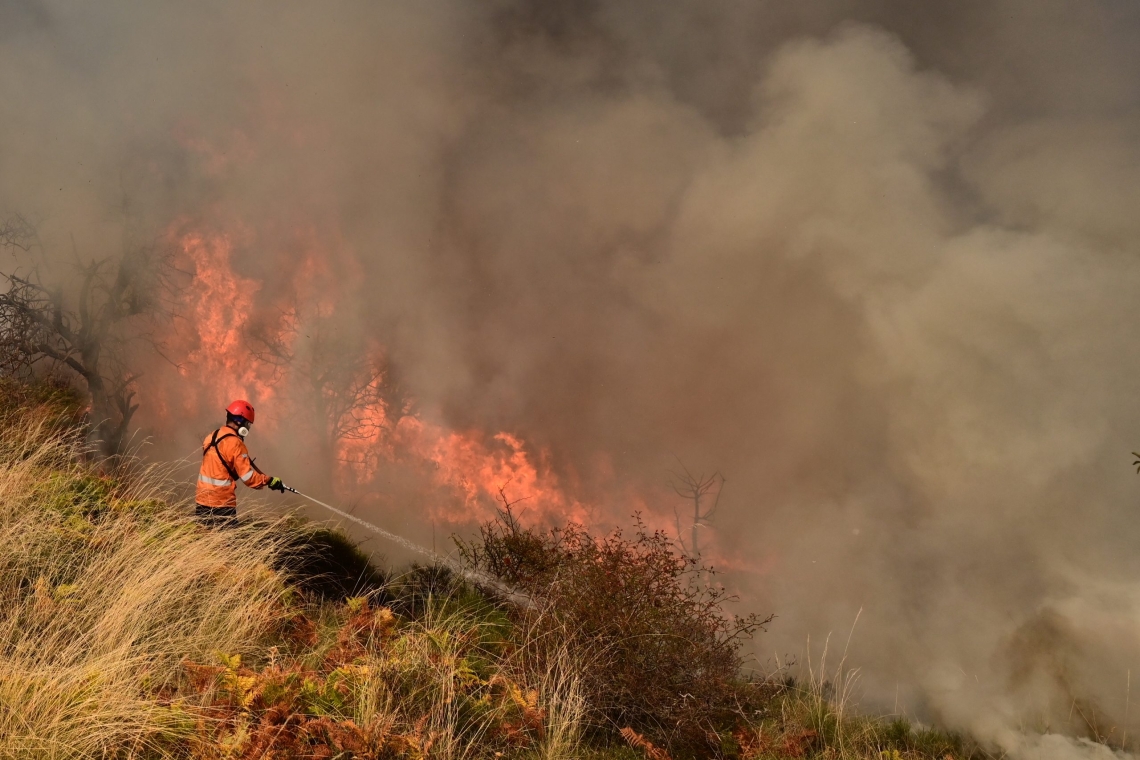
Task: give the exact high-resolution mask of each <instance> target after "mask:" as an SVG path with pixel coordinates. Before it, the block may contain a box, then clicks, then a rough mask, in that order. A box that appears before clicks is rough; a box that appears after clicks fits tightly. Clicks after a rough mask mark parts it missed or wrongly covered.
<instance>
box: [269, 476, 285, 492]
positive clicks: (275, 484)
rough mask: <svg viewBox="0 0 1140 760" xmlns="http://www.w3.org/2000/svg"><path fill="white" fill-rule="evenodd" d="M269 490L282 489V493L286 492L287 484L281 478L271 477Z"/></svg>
mask: <svg viewBox="0 0 1140 760" xmlns="http://www.w3.org/2000/svg"><path fill="white" fill-rule="evenodd" d="M269 490H270V491H280V492H281V493H285V484H284V483H283V482H281V478H270V479H269Z"/></svg>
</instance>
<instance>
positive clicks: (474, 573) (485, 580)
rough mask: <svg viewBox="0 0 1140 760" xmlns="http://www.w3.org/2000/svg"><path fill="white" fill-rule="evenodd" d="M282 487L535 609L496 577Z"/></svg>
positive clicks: (292, 489) (474, 581) (523, 596)
mask: <svg viewBox="0 0 1140 760" xmlns="http://www.w3.org/2000/svg"><path fill="white" fill-rule="evenodd" d="M281 487H282V488H283V489H285V490H286V491H288V492H289V493H295V494H297V495H298V496H300V497H301V498H302V499H308V500H309V501H311V502H313V503H314V504H316V505H318V506H321V507H324V508H325V509H327V510H329V511H330V512H334V513H336V514H338V515H340V516H341V517H343V518H345V519H347V520H352V521H353V522H354V523H356V524H357V525H360V526H362V527H364V528H366V529H367V530H370V531H371V532H373V533H375V534H376V535H378V536H380V537H382V538H386V539H388V540H389V541H391V542H392V543H395V544H398V545H400V546H402V547H404V548H405V549H407V550H408V551H412V552H415V553H417V554H421V555H423V556H425V557H427V558H428V559H430V560H431V561H433V562H436V563H439V564H441V565H445V566H446V567H448V568H450V569H451V570H452V571H453V572H455V573H458V574H459V575H462V576H463V577H464V578H467V579H468V580H470V581H471V582H473V583H478V584H481V585H483V586H489V587H491V588H493V589H495V591H498V592H499V593H500V594H502V595H503V596H505V597H507V598H508V599H510V600H511V601H512V602H514V603H516V604H519V605H522V606H524V607H530V608H533V607H534V602H533V601H532V600H531V598H530V597H529V596H527V595H526V594H524V593H522V592H520V591H517V590H516V589H513V588H511V587H510V586H507V585H506V584H504V583H503V582H502V581H500V580H499V579H498V578H494V577H492V576H490V575H488V574H487V573H484V572H481V571H479V570H472V569H470V568H467V567H464V566H463V565H462V564H460V563H459V562H456V561H455V560H453V559H452V558H451V557H446V556H444V555H442V554H438V553H436V552H434V551H432V550H431V549H428V548H426V547H423V546H420V545H419V544H417V543H414V542H412V541H409V540H408V539H406V538H404V537H403V536H398V535H396V534H395V533H392V532H391V531H387V530H384V529H383V528H381V527H379V526H377V525H373V524H372V523H370V522H368V521H367V520H361V519H360V518H359V517H357V516H356V515H354V514H350V513H349V512H345V511H344V510H341V509H337V508H336V507H334V506H333V505H332V504H326V503H325V502H323V501H321V500H320V499H315V498H313V497H312V496H309V495H308V494H305V493H301V492H300V491H298V490H297V489H296V488H290V487H289V486H287V485H285V484H284V483H282V484H281Z"/></svg>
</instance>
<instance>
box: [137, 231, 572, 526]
mask: <svg viewBox="0 0 1140 760" xmlns="http://www.w3.org/2000/svg"><path fill="white" fill-rule="evenodd" d="M174 237H175V240H176V249H177V251H178V252H179V256H180V258H181V259H182V261H181V262H180V269H182V270H183V271H185V272H187V273H188V274H189V276H191V277H192V282H191V283H190V284H189V286H188V287H186V288H185V289H184V292H183V295H182V299H183V303H182V310H183V312H184V314H185V317H186V319H184V320H180V321H179V322H178V324H177V327H176V329H175V335H174V336H173V338H172V341H174V342H176V343H177V344H178V346H177V348H178V349H179V350H178V351H176V353H178V354H179V355H181V356H184V357H185V359H184V361H182V362H180V363H179V368H178V373H179V375H180V380H181V381H182V382H181V383H180V384H179V387H178V388H177V390H176V391H174V390H173V389H172V390H168V391H167V392H166V393H165V394H164V395H165V398H164V399H163V400H162V403H160V404H157V405H156V406H157V407H158V408H159V409H162V410H165V414H167V415H172V414H175V413H178V414H181V415H183V416H185V415H190V416H192V415H193V414H195V413H196V412H198V411H199V410H201V409H206V408H209V409H219V408H222V407H224V406H225V404H226V403H227V402H228V401H229V400H231V399H232V398H236V397H241V398H248V399H249V400H250V401H252V402H253V403H254V405H255V406H257V407H258V409H259V416H258V427H260V428H262V429H265V430H267V431H268V432H270V433H273V432H279V431H281V430H282V428H283V425H282V420H284V419H289V418H290V417H291V416H295V415H297V414H298V413H305V412H308V411H309V410H299V409H295V408H290V406H291V405H295V404H296V403H297V402H296V400H295V399H292V398H290V396H289V394H288V393H285V392H282V388H286V387H289V385H290V383H291V382H294V381H295V380H297V378H296V377H293V376H292V375H291V373H294V374H296V373H298V372H299V370H298V367H297V366H293V365H290V364H289V362H287V361H284V360H283V357H284V358H289V357H296V356H297V355H298V354H299V352H300V349H299V346H298V343H299V341H301V340H302V339H303V338H302V335H301V331H300V330H299V329H298V327H297V324H298V315H299V314H300V313H302V312H308V313H313V314H317V315H322V314H323V315H327V314H329V313H330V312H332V311H333V310H334V309H335V297H336V295H337V293H336V288H335V285H334V281H333V279H332V278H330V277H328V268H329V267H328V265H327V263H326V261H327V253H326V252H323V251H320V250H318V249H317V248H316V247H313V248H312V249H311V251H310V254H309V255H308V256H307V258H306V263H305V265H304V266H302V267H300V269H299V271H298V272H297V274H296V276H295V277H294V278H293V283H292V287H291V288H290V289H288V291H287V292H286V291H285V290H283V291H282V292H283V295H282V297H281V299H278V300H275V299H272V298H267V297H266V293H264V292H262V287H263V286H262V285H261V284H260V283H259V282H258V281H257V280H254V279H252V278H248V277H243V276H241V275H240V274H238V273H236V272H235V271H234V266H233V265H234V261H233V257H234V249H235V245H234V241H233V239H232V238H231V237H230V236H229V235H226V234H207V233H202V232H185V233H181V234H177V235H175V236H174ZM255 312H260V313H269V314H273V315H276V319H275V321H274V322H273V323H272V324H270V325H268V327H267V326H266V324H265V323H264V320H261V321H258V319H257V317H256V315H255ZM255 328H256V329H259V330H261V331H262V333H263V334H264V333H265V332H266V331H268V333H269V334H270V338H269V342H270V343H272V345H273V346H274V347H275V351H276V353H275V356H273V357H268V358H267V357H266V356H264V355H259V353H258V352H257V351H254V350H252V349H251V345H250V334H251V332H252V331H253V330H254V329H255ZM304 337H308V336H304ZM371 351H372V353H373V354H374V355H375V356H374V357H373V358H374V359H375V360H376V361H374V362H370V361H365V362H363V363H362V364H361V366H362V367H364V368H368V367H372V366H376V365H377V364H378V363H382V359H383V349H382V348H381V347H378V346H374V347H372V348H371ZM275 358H276V359H277V361H274V359H275ZM353 380H358V381H359V382H358V384H357V385H356V386H353V387H354V393H355V396H354V398H355V399H356V400H357V403H356V404H354V405H353V406H352V408H351V409H349V410H348V411H346V412H343V414H346V415H350V416H351V425H350V426H347V427H346V425H344V424H343V419H342V418H337V419H325V420H320V421H319V422H320V424H323V425H325V426H326V428H325V431H324V432H325V433H326V434H327V435H328V437H329V438H330V441H329V443H330V445H331V447H332V455H333V456H332V458H333V461H334V467H335V472H334V478H333V486H334V488H335V489H336V491H337V496H338V497H340V498H348V497H350V496H353V495H359V494H362V493H367V492H368V491H369V490H370V489H369V486H370V485H372V483H373V481H374V480H375V478H376V477H377V475H378V472H379V471H380V468H381V466H382V465H383V464H385V463H387V464H399V465H403V466H408V467H411V468H415V469H419V470H421V471H424V472H426V473H427V474H428V476H429V478H430V480H431V481H432V483H433V484H434V485H435V486H436V487H438V488H440V489H442V490H443V491H444V492H446V493H447V494H449V495H450V497H451V498H449V499H442V500H438V501H435V502H433V503H434V504H435V506H434V507H433V508H432V509H431V510H430V512H431V514H430V517H431V518H432V519H434V520H439V521H443V522H450V523H459V522H469V521H471V520H482V519H486V518H488V517H490V516H491V515H492V514H493V512H492V510H493V508H494V505H495V504H496V503H498V502H501V499H502V498H504V497H505V498H507V499H508V500H509V501H510V502H512V503H521V506H522V507H523V508H524V509H525V511H526V512H527V513H528V514H530V515H532V516H535V517H551V518H556V519H557V520H559V521H561V520H565V519H574V520H577V521H579V522H586V520H587V517H588V514H589V510H588V509H587V507H586V505H584V504H583V503H582V502H580V501H579V500H577V499H575V498H574V497H572V496H570V495H568V494H567V493H566V490H565V489H564V488H563V486H562V484H561V483H560V482H559V478H558V476H557V475H556V473H554V472H553V470H552V468H551V466H550V455H549V452H545V451H536V450H535V449H534V447H533V446H530V445H528V444H527V442H526V441H524V440H522V439H521V438H520V437H518V436H517V435H513V434H511V433H509V432H498V433H496V434H493V435H485V434H483V433H481V432H477V431H466V432H460V431H456V430H449V429H447V428H445V427H444V426H441V425H439V424H435V423H432V422H429V421H426V420H424V419H422V418H421V417H420V416H419V415H418V414H417V413H416V412H415V411H412V410H402V409H394V408H392V406H391V402H390V401H388V400H386V399H385V394H384V392H383V391H384V388H383V387H382V386H383V384H384V383H385V381H386V380H387V378H386V376H385V375H383V374H375V375H373V376H371V377H368V376H364V377H362V378H358V379H356V378H349V380H348V384H349V385H351V384H352V381H353ZM318 392H321V393H325V394H326V396H327V395H329V393H330V392H329V391H328V390H327V389H319V390H318ZM324 400H325V401H327V402H328V404H329V407H328V408H329V409H332V410H333V411H331V412H330V413H329V414H330V415H331V416H332V417H336V415H337V414H338V413H339V412H338V411H337V410H336V409H335V408H334V402H335V401H336V399H333V398H327V399H324Z"/></svg>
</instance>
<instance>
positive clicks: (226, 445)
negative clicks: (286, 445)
mask: <svg viewBox="0 0 1140 760" xmlns="http://www.w3.org/2000/svg"><path fill="white" fill-rule="evenodd" d="M253 416H254V412H253V405H252V404H250V403H249V402H248V401H243V400H240V399H239V400H238V401H235V402H233V403H232V404H230V405H229V406H228V407H226V424H225V426H224V427H220V428H218V429H217V430H215V431H214V432H213V433H210V435H208V436H206V439H205V440H204V441H203V442H202V468H201V469H200V470H199V471H198V490H197V494H196V497H195V499H194V501H195V502H197V505H196V506H195V509H194V515H195V516H196V517H198V518H199V519H200V520H201V521H202V522H204V523H205V524H207V525H214V526H219V525H233V524H236V523H237V483H238V481H239V480H240V481H241V482H242V483H245V484H246V485H247V486H249V487H250V488H257V489H260V488H265V487H266V486H269V490H271V491H282V492H284V490H285V484H284V483H282V482H281V478H273V477H270V476H268V475H266V474H265V473H263V472H262V471H261V470H259V469H257V466H256V465H254V463H253V460H251V459H250V458H249V450H248V449H247V448H246V447H245V437H246V436H247V435H249V428H250V426H251V425H253Z"/></svg>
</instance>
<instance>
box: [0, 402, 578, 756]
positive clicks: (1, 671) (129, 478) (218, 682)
mask: <svg viewBox="0 0 1140 760" xmlns="http://www.w3.org/2000/svg"><path fill="white" fill-rule="evenodd" d="M73 417H74V416H73V415H71V416H69V415H68V414H67V413H61V412H60V403H59V399H57V398H51V399H47V400H46V401H44V402H43V403H35V402H32V403H29V402H28V400H27V399H23V400H21V402H20V404H18V405H16V406H14V407H13V408H8V409H0V503H3V504H4V509H3V510H2V511H0V757H4V758H29V759H30V758H36V759H37V760H38V759H40V758H76V757H116V758H119V757H121V758H159V757H196V758H221V757H235V758H236V757H249V758H253V757H281V758H292V757H351V756H355V757H432V758H455V759H457V760H458V759H459V758H482V757H487V758H492V757H497V756H512V757H520V756H524V755H525V756H528V757H535V758H548V759H549V760H556V759H557V760H561V759H564V758H566V759H568V758H572V757H577V756H578V744H579V741H580V738H581V735H582V731H581V721H582V716H583V713H584V704H583V700H582V696H581V688H580V685H579V682H578V680H577V676H576V672H577V668H576V667H575V665H574V662H573V660H572V659H571V656H570V653H569V652H568V651H563V652H561V653H558V654H557V656H554V657H550V658H546V659H544V660H543V662H542V663H541V665H540V664H539V663H538V662H536V661H533V660H530V659H528V658H527V657H526V656H524V653H526V652H528V651H530V649H531V648H530V647H527V646H525V644H524V645H523V646H519V645H517V644H516V643H513V642H517V641H519V640H520V639H519V632H518V631H517V630H514V629H512V628H510V625H509V623H507V621H506V619H505V617H503V616H502V615H501V613H498V612H497V611H496V610H495V609H494V608H493V606H491V605H490V604H489V603H488V602H487V601H486V600H485V599H484V598H482V597H481V596H478V595H476V594H473V593H472V592H471V591H470V590H467V591H465V592H464V593H466V594H467V595H468V596H467V598H440V599H428V600H426V602H424V603H422V604H420V605H419V607H420V608H421V613H420V614H418V615H416V616H414V617H412V618H407V617H400V616H397V615H394V614H393V613H392V612H391V610H389V609H387V608H385V607H377V606H375V605H373V604H370V603H369V600H368V599H366V598H357V599H352V600H349V601H348V602H347V603H341V604H334V603H331V602H327V601H320V600H319V599H316V598H309V597H307V596H305V595H303V594H299V593H298V592H297V589H296V588H295V587H292V586H290V585H288V584H286V583H285V582H284V581H283V580H282V576H280V575H279V574H278V573H276V572H274V571H273V570H272V569H271V568H273V567H275V566H278V565H279V564H280V562H281V561H282V557H283V556H288V555H287V552H285V549H286V547H288V546H289V545H291V544H295V543H296V540H297V535H296V530H297V528H296V523H293V522H278V523H273V524H258V525H245V526H243V527H241V528H239V529H235V530H221V531H216V530H207V529H204V528H202V527H201V526H199V525H197V524H196V523H194V522H193V521H192V520H191V519H189V518H188V517H187V516H186V515H187V510H186V509H179V508H176V507H172V506H170V505H169V503H168V501H167V500H166V498H165V497H166V494H165V493H164V492H163V488H164V484H165V483H166V481H165V479H164V477H163V475H162V473H161V472H159V471H155V470H147V469H146V468H143V467H141V465H140V464H139V463H138V462H130V461H127V462H125V463H119V464H118V465H116V467H115V469H114V470H113V471H112V472H111V473H110V474H107V473H105V472H100V471H99V470H98V469H97V468H96V467H95V466H94V465H93V464H91V463H90V462H89V461H88V460H87V458H86V456H85V451H84V446H83V443H82V437H81V434H80V432H79V431H78V428H76V427H75V425H74V419H73ZM496 753H499V754H496Z"/></svg>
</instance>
